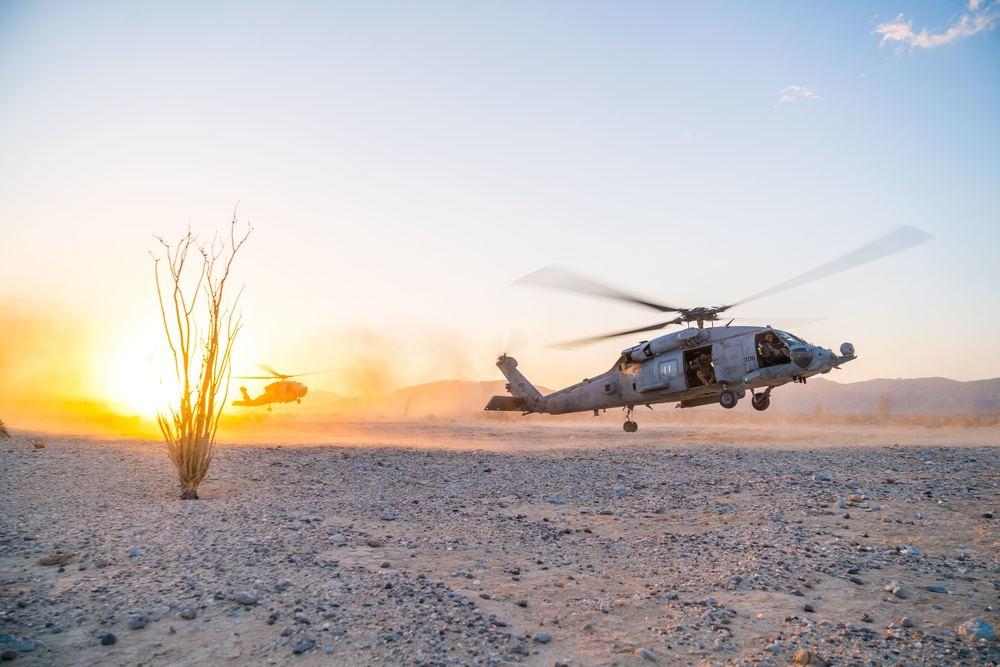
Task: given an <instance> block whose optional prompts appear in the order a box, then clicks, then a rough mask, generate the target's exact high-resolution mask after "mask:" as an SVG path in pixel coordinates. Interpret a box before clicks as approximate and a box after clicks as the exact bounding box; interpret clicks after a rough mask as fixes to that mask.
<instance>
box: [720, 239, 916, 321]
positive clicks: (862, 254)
mask: <svg viewBox="0 0 1000 667" xmlns="http://www.w3.org/2000/svg"><path fill="white" fill-rule="evenodd" d="M931 238H933V237H932V236H931V235H930V234H928V233H927V232H925V231H922V230H919V229H917V228H916V227H910V226H909V225H902V226H900V227H897V228H896V229H894V230H893V231H891V232H889V233H888V234H886V235H885V236H883V237H881V238H878V239H875V240H874V241H871V242H870V243H866V244H865V245H863V246H861V247H860V248H857V249H855V250H852V251H851V252H849V253H847V254H845V255H841V256H840V257H837V258H836V259H833V260H830V261H829V262H827V263H825V264H822V265H820V266H817V267H816V268H815V269H812V270H811V271H806V272H805V273H803V274H801V275H799V276H796V277H795V278H792V279H790V280H786V281H785V282H783V283H779V284H777V285H775V286H774V287H771V288H768V289H766V290H764V291H763V292H758V293H757V294H754V295H752V296H748V297H747V298H745V299H743V300H742V301H737V302H735V303H731V304H729V305H728V306H724V307H722V308H720V309H719V312H722V310H725V309H726V308H731V307H733V306H738V305H740V304H744V303H748V302H750V301H756V300H757V299H763V298H764V297H766V296H771V295H772V294H777V293H779V292H784V291H785V290H790V289H792V288H793V287H798V286H800V285H805V284H807V283H811V282H813V281H814V280H819V279H820V278H826V277H828V276H832V275H834V274H836V273H841V272H842V271H847V270H848V269H853V268H855V267H858V266H861V265H863V264H867V263H868V262H873V261H875V260H876V259H881V258H882V257H886V256H888V255H891V254H893V253H897V252H900V251H902V250H906V249H907V248H912V247H913V246H916V245H919V244H921V243H923V242H924V241H928V240H930V239H931Z"/></svg>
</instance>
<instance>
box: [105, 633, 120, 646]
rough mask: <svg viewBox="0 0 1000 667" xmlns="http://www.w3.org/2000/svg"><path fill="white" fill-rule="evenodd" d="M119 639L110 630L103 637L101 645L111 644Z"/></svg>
mask: <svg viewBox="0 0 1000 667" xmlns="http://www.w3.org/2000/svg"><path fill="white" fill-rule="evenodd" d="M117 641H118V637H115V636H114V635H113V634H111V633H110V632H109V633H108V634H106V635H104V636H103V637H101V646H111V645H112V644H114V643H115V642H117Z"/></svg>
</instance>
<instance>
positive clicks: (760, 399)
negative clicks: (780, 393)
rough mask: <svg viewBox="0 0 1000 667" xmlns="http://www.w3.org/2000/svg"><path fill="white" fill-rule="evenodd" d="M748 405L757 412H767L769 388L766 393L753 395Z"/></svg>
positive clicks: (769, 396)
mask: <svg viewBox="0 0 1000 667" xmlns="http://www.w3.org/2000/svg"><path fill="white" fill-rule="evenodd" d="M750 404H751V405H753V409H754V410H757V411H758V412H763V411H764V410H767V408H768V406H769V405H771V388H770V387H768V388H767V391H765V392H764V393H763V394H754V395H753V398H751V399H750Z"/></svg>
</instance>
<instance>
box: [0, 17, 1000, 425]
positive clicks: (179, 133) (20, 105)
mask: <svg viewBox="0 0 1000 667" xmlns="http://www.w3.org/2000/svg"><path fill="white" fill-rule="evenodd" d="M998 26H1000V2H998V0H979V1H975V0H973V1H972V2H863V3H862V2H846V3H793V2H771V3H743V2H721V3H679V2H671V3H663V2H621V3H606V2H578V1H573V2H568V1H567V2H560V1H553V2H545V3H537V2H517V1H513V2H477V3H459V2H366V3H361V2H294V1H292V2H282V3H266V2H260V3H258V2H223V1H219V2H210V3H205V2H186V1H183V0H181V1H178V2H171V3H153V2H101V1H95V2H86V3H84V2H59V1H49V2H20V1H18V0H5V1H4V2H0V260H2V261H0V412H2V411H3V409H4V406H5V405H8V406H10V405H13V404H14V403H16V402H17V401H20V400H28V399H34V398H45V399H46V400H56V399H58V400H63V401H69V402H73V401H76V402H79V401H89V400H97V401H114V402H119V403H123V404H127V405H128V406H130V409H133V410H135V411H136V412H137V413H138V412H141V411H144V410H147V411H148V410H149V406H150V405H151V403H152V402H153V401H154V400H155V393H156V391H157V388H156V387H157V384H158V380H157V378H162V374H163V369H164V368H165V362H164V361H163V355H164V351H165V338H164V334H163V328H162V322H161V321H160V313H159V306H158V302H157V297H156V288H155V282H154V261H153V257H152V256H151V252H153V253H156V252H157V251H158V249H160V248H161V246H159V242H158V241H157V240H156V237H162V238H163V239H164V240H165V241H167V242H168V243H171V244H175V243H176V242H177V241H178V240H179V239H180V238H181V237H182V236H183V235H184V234H185V233H186V231H187V230H188V228H190V229H191V230H192V231H193V232H194V233H195V234H197V235H199V236H201V237H202V238H205V239H207V238H210V237H211V235H212V234H215V233H223V234H227V233H228V230H229V224H230V221H231V219H232V218H233V216H234V213H235V215H236V218H237V220H238V228H240V229H242V228H243V226H244V225H247V224H249V225H250V226H252V228H253V231H252V233H251V235H250V237H249V239H248V240H247V243H246V245H245V246H244V247H243V248H242V249H241V250H240V252H239V253H238V255H237V258H236V260H235V263H234V265H233V274H232V276H233V284H234V285H238V286H243V291H242V293H241V294H240V297H239V301H238V303H237V308H238V311H239V312H240V313H241V315H242V322H243V329H242V330H241V332H240V334H239V336H238V339H237V343H236V346H235V349H234V354H233V362H234V373H236V374H257V373H258V372H259V371H258V370H257V369H256V367H255V365H256V364H262V363H263V364H269V365H271V366H273V367H274V368H276V369H278V370H280V371H281V372H283V373H288V374H295V373H306V372H312V371H319V370H326V369H332V368H336V369H342V370H339V371H336V372H332V373H324V374H319V375H314V376H310V377H309V378H308V379H307V381H308V384H309V386H310V387H312V388H313V389H314V390H315V389H324V390H329V391H337V392H339V393H343V394H349V395H350V394H359V393H364V392H369V391H385V390H391V389H394V388H400V387H404V386H407V385H411V384H416V383H420V382H429V381H435V380H444V379H464V380H500V379H502V378H501V375H500V373H499V371H498V370H497V369H496V368H495V366H493V360H494V359H495V357H496V355H497V354H499V353H500V352H502V351H505V350H506V351H509V352H511V353H512V354H515V355H516V356H517V358H518V359H519V361H520V369H521V370H522V372H524V373H525V375H526V376H527V377H528V378H529V379H531V380H532V381H534V382H535V383H536V384H539V385H544V386H546V387H549V388H558V387H561V386H564V385H566V384H570V383H572V382H576V381H578V380H580V379H581V378H583V377H586V376H592V375H595V374H597V373H599V372H602V371H604V370H606V369H607V368H609V367H610V366H611V365H612V364H613V363H614V361H615V359H616V358H617V356H618V354H619V353H620V351H621V350H622V349H624V348H627V347H630V346H632V345H633V344H635V343H637V342H638V340H633V339H632V338H629V337H626V338H619V339H614V340H610V341H606V342H603V343H599V344H596V345H592V346H588V347H585V348H581V349H578V350H576V351H572V352H567V351H563V350H555V349H551V348H550V347H549V346H550V345H551V344H553V343H558V342H561V341H565V340H568V339H577V338H584V337H587V336H591V335H596V334H601V333H604V332H607V331H615V330H623V329H628V328H632V327H641V326H645V325H647V324H650V323H653V322H656V321H658V318H657V313H655V312H652V311H645V310H642V309H640V308H638V307H635V306H631V305H628V304H619V303H614V302H611V301H607V300H601V299H595V298H592V297H587V296H583V295H573V294H567V293H561V292H555V291H548V290H544V289H538V288H533V287H528V286H523V285H514V284H513V283H514V282H515V281H517V279H518V278H520V277H522V276H524V275H527V274H530V273H531V272H533V271H535V270H537V269H539V268H541V267H544V266H548V265H558V266H561V267H565V268H567V269H571V270H573V271H576V272H578V273H581V274H583V275H585V276H588V277H590V278H592V279H594V280H598V281H600V282H603V283H607V284H610V285H612V286H614V287H617V288H619V289H622V290H626V291H628V292H631V293H635V294H638V295H641V296H644V297H647V298H649V299H651V300H654V301H659V302H661V303H666V304H670V305H674V306H681V307H692V306H708V305H719V304H722V303H732V302H734V301H738V300H740V299H743V298H745V297H747V296H749V295H751V294H756V293H758V292H760V291H762V290H765V289H767V288H768V287H770V286H772V285H776V284H779V283H782V282H784V281H785V280H786V279H788V278H790V277H793V276H795V275H798V274H801V273H804V272H806V271H808V270H810V269H812V268H814V267H815V266H817V265H820V264H822V263H824V262H826V261H828V260H830V259H833V258H835V257H837V256H839V255H842V254H844V253H847V252H850V251H851V250H853V249H854V248H856V247H858V246H860V245H862V244H864V243H866V242H868V241H871V240H873V239H875V238H878V237H879V236H882V235H884V234H886V233H888V232H890V231H891V230H893V229H895V228H896V227H898V226H899V225H911V226H914V227H917V228H919V229H921V230H924V231H926V232H928V233H929V234H931V235H932V236H933V240H931V241H929V242H927V243H924V244H922V245H920V246H917V247H915V248H912V249H909V250H906V251H905V252H901V253H898V254H896V255H892V256H890V257H887V258H885V259H882V260H880V261H878V262H875V263H872V264H869V265H866V266H863V267H860V268H857V269H854V270H852V271H850V272H847V273H843V274H840V275H837V276H834V277H830V278H825V279H823V280H820V281H817V282H814V283H811V284H810V285H808V286H803V287H798V288H795V289H792V290H788V291H785V292H782V293H780V294H776V295H773V296H769V297H767V298H764V299H761V300H759V301H756V302H754V303H752V304H746V305H743V306H740V307H739V308H738V309H734V310H733V311H731V314H732V315H733V316H735V317H737V318H738V319H737V320H736V323H738V324H767V323H770V324H773V325H775V326H779V327H782V328H786V329H789V330H791V331H792V332H793V333H796V334H798V335H799V336H801V337H803V338H805V339H807V340H809V341H811V342H813V343H815V344H819V345H823V346H825V347H829V348H832V349H837V348H839V346H840V344H841V343H842V342H844V341H850V342H852V343H853V344H854V345H855V347H856V348H857V351H858V355H859V358H858V359H857V360H856V361H854V362H852V363H850V364H848V365H846V366H845V367H844V368H843V369H842V370H840V371H838V372H836V373H834V374H832V375H831V376H830V377H831V379H834V380H836V381H838V382H858V381H863V380H868V379H873V378H882V377H888V378H895V377H905V378H912V377H928V376H944V377H949V378H953V379H957V380H978V379H986V378H992V377H997V376H1000V346H997V345H996V340H997V331H998V330H1000V315H998V308H997V306H1000V299H998V296H997V286H998V285H1000V268H998V263H997V262H996V260H995V254H996V249H997V248H998V247H1000V224H997V223H998V222H1000V220H998V218H1000V184H998V176H1000V129H998V127H1000V124H998V122H997V119H998V118H1000V30H998ZM233 296H235V291H234V292H233ZM661 319H662V318H661ZM785 322H792V323H795V322H799V324H787V325H785V324H784V323H785ZM304 380H306V379H304ZM246 382H247V381H241V383H244V384H245V383H246ZM249 382H250V385H249V386H250V388H251V393H256V391H258V390H259V389H260V388H261V387H260V386H259V385H262V384H263V383H257V384H254V383H253V381H249ZM234 384H236V383H234ZM0 417H2V414H0Z"/></svg>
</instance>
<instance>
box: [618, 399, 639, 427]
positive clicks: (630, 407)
mask: <svg viewBox="0 0 1000 667" xmlns="http://www.w3.org/2000/svg"><path fill="white" fill-rule="evenodd" d="M634 409H635V406H634V405H626V406H625V423H624V424H622V429H624V431H625V432H626V433H635V432H636V431H638V430H639V425H638V424H636V423H635V422H634V421H632V410H634Z"/></svg>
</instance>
